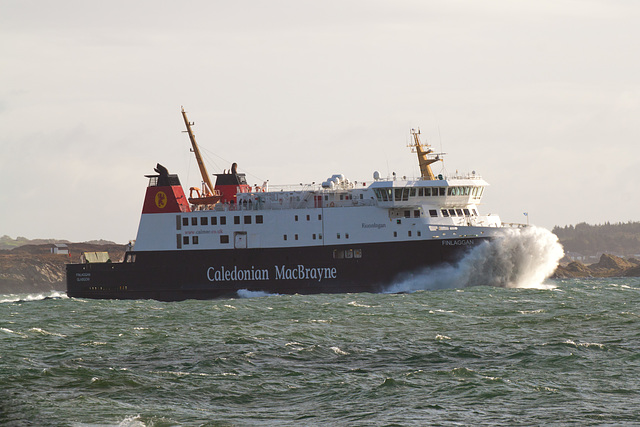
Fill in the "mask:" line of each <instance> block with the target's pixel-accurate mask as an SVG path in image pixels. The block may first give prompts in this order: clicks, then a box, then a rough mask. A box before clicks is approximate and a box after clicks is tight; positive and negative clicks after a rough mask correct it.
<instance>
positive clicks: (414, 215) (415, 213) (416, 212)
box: [413, 209, 420, 218]
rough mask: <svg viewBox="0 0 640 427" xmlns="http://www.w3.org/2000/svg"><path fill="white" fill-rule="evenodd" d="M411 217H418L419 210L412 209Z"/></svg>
mask: <svg viewBox="0 0 640 427" xmlns="http://www.w3.org/2000/svg"><path fill="white" fill-rule="evenodd" d="M413 217H414V218H420V211H419V210H417V209H416V210H415V211H413Z"/></svg>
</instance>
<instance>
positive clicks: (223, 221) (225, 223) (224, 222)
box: [220, 216, 227, 225]
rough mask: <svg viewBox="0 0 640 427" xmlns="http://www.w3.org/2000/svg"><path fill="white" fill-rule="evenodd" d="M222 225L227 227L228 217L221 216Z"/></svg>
mask: <svg viewBox="0 0 640 427" xmlns="http://www.w3.org/2000/svg"><path fill="white" fill-rule="evenodd" d="M220 225H227V217H226V216H221V217H220Z"/></svg>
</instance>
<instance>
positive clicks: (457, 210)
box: [456, 209, 464, 216]
mask: <svg viewBox="0 0 640 427" xmlns="http://www.w3.org/2000/svg"><path fill="white" fill-rule="evenodd" d="M456 213H457V214H458V216H464V215H463V213H462V209H456Z"/></svg>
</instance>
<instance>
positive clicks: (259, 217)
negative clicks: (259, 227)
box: [256, 215, 264, 224]
mask: <svg viewBox="0 0 640 427" xmlns="http://www.w3.org/2000/svg"><path fill="white" fill-rule="evenodd" d="M263 221H264V219H263V217H262V215H256V224H262V223H263Z"/></svg>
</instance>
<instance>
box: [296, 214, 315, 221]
mask: <svg viewBox="0 0 640 427" xmlns="http://www.w3.org/2000/svg"><path fill="white" fill-rule="evenodd" d="M294 219H295V220H296V221H298V215H296V216H295V217H294ZM307 221H311V215H307ZM318 221H322V215H320V214H318Z"/></svg>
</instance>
